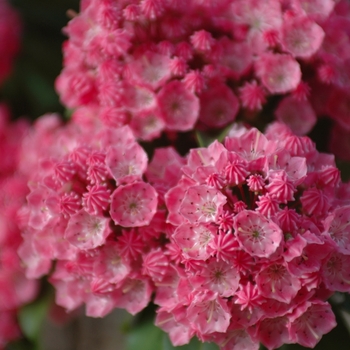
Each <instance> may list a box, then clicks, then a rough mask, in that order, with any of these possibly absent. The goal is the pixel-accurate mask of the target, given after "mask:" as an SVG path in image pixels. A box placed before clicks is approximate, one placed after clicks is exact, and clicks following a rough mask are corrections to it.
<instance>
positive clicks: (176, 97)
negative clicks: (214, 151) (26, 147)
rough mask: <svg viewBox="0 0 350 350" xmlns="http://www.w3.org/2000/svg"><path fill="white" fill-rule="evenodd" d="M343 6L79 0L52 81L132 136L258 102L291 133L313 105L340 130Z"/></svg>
mask: <svg viewBox="0 0 350 350" xmlns="http://www.w3.org/2000/svg"><path fill="white" fill-rule="evenodd" d="M349 16H350V5H349V4H348V1H347V0H341V1H338V2H335V1H333V0H322V1H320V0H266V1H259V0H234V1H232V0H222V1H198V0H190V1H183V0H180V1H165V0H134V1H129V0H128V1H126V0H125V1H124V0H120V1H114V0H103V1H100V0H89V1H83V2H82V6H81V12H80V13H79V14H77V15H76V16H75V17H74V18H73V19H72V20H71V21H70V22H69V24H68V26H67V27H66V28H65V32H66V34H67V35H68V36H69V40H68V41H67V42H66V43H65V45H64V69H63V71H62V73H61V75H60V76H59V77H58V79H57V82H56V87H57V90H58V91H59V93H60V95H61V100H62V102H63V103H64V104H65V105H66V106H68V107H69V108H71V109H79V108H80V107H82V106H83V107H85V108H88V109H91V110H92V111H93V113H97V114H98V116H99V118H100V119H101V120H102V121H103V122H104V123H106V124H107V125H110V126H113V127H118V126H120V125H124V124H129V125H130V127H131V129H132V130H133V132H134V133H135V135H136V137H138V138H140V139H143V140H152V139H154V138H156V137H158V136H159V135H160V134H161V132H162V131H163V130H166V131H188V130H191V129H193V128H194V127H196V128H198V127H200V128H221V127H223V126H226V125H228V124H229V123H232V122H233V121H234V120H236V119H237V118H238V119H241V120H242V119H243V120H249V121H252V120H256V119H257V118H258V117H259V115H260V114H264V110H263V111H261V110H262V109H263V108H265V107H266V110H269V111H271V108H273V109H274V114H275V117H276V118H277V119H278V120H280V121H284V122H285V123H287V124H288V125H289V126H290V127H291V129H292V130H293V131H294V132H295V133H297V134H299V135H304V134H306V133H308V132H309V131H310V130H311V129H312V128H313V126H314V125H315V123H316V121H317V116H324V115H328V116H330V117H331V118H333V119H334V120H335V121H336V122H337V123H338V124H339V125H341V127H342V128H345V129H346V130H348V129H349V128H350V124H349V122H348V118H347V115H348V112H349V106H348V102H347V101H348V100H349V93H348V89H349V86H350V71H349V59H350V35H349V32H350V31H349V28H350V22H349V19H348V18H349ZM339 38H340V39H339ZM320 91H322V93H320ZM276 101H277V102H278V103H277V104H276ZM270 102H271V103H270ZM344 142H345V141H344Z"/></svg>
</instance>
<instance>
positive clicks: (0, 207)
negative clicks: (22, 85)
mask: <svg viewBox="0 0 350 350" xmlns="http://www.w3.org/2000/svg"><path fill="white" fill-rule="evenodd" d="M27 129H28V125H27V124H26V123H24V122H23V121H19V122H17V123H12V124H11V123H10V122H9V113H8V111H7V109H6V107H5V106H4V105H0V151H1V162H0V247H1V249H0V315H1V317H0V349H2V348H3V347H4V346H5V345H6V343H7V342H8V341H10V340H13V339H14V338H16V337H18V336H19V335H20V330H19V327H18V325H17V311H18V308H19V307H20V306H22V305H23V304H25V303H27V302H29V301H31V300H32V299H33V298H34V297H35V295H36V291H37V282H36V281H30V280H27V279H26V277H25V275H24V271H23V268H22V265H21V261H20V259H19V257H18V255H17V249H18V247H19V245H20V244H21V242H22V237H21V233H20V230H19V227H18V226H17V224H16V222H17V210H18V209H19V208H20V207H21V206H22V205H23V204H24V203H25V196H26V194H27V192H28V188H27V178H26V177H25V176H24V174H23V173H20V172H18V171H16V170H17V167H18V162H19V153H20V146H21V140H22V139H23V137H24V135H25V133H26V131H27Z"/></svg>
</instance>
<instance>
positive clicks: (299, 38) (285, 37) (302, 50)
mask: <svg viewBox="0 0 350 350" xmlns="http://www.w3.org/2000/svg"><path fill="white" fill-rule="evenodd" d="M282 33H283V34H282V43H283V46H284V48H285V50H286V51H287V52H290V53H291V54H292V55H293V56H294V57H302V58H309V57H310V56H312V55H313V54H314V53H316V51H317V50H318V49H319V48H320V46H321V44H322V41H323V37H324V31H323V29H322V28H321V27H320V26H319V25H318V24H316V23H315V22H314V21H312V20H311V19H309V18H308V17H294V18H291V19H289V20H288V21H285V23H284V26H283V30H282Z"/></svg>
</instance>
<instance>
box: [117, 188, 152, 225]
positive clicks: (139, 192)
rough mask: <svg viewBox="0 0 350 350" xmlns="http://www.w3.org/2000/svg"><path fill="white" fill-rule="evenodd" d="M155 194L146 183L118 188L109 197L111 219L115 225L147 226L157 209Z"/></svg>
mask: <svg viewBox="0 0 350 350" xmlns="http://www.w3.org/2000/svg"><path fill="white" fill-rule="evenodd" d="M157 202H158V201H157V192H156V191H155V189H154V188H153V187H152V186H151V185H149V184H146V183H143V182H135V183H131V184H128V185H125V186H119V187H118V188H117V189H116V190H115V191H114V192H113V194H112V197H111V210H110V211H111V218H112V219H113V220H114V222H115V223H116V224H117V225H121V226H123V227H135V226H144V225H148V224H149V223H150V222H151V220H152V218H153V215H154V214H155V212H156V209H157Z"/></svg>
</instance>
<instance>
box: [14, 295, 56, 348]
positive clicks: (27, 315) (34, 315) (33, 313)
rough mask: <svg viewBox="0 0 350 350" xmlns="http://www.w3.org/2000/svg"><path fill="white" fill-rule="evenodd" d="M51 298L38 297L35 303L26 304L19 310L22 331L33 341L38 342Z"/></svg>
mask: <svg viewBox="0 0 350 350" xmlns="http://www.w3.org/2000/svg"><path fill="white" fill-rule="evenodd" d="M50 300H51V299H50V298H49V297H45V298H41V299H38V300H37V301H35V302H34V303H31V304H28V305H26V306H24V307H23V308H22V309H21V310H20V311H19V315H18V318H19V324H20V326H21V329H22V332H23V333H24V335H25V336H26V337H27V338H28V339H30V340H31V341H33V342H37V339H38V335H39V332H40V328H41V325H42V323H43V321H44V318H45V316H46V313H47V309H48V307H49V304H50Z"/></svg>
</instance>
